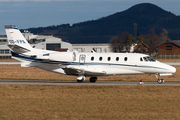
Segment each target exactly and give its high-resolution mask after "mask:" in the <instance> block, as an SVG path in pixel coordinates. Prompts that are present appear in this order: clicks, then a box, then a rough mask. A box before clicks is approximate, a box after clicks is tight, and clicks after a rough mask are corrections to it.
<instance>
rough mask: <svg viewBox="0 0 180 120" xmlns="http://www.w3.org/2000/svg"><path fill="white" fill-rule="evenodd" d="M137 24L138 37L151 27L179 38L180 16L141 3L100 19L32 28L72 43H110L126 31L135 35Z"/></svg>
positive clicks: (37, 31)
mask: <svg viewBox="0 0 180 120" xmlns="http://www.w3.org/2000/svg"><path fill="white" fill-rule="evenodd" d="M134 23H137V24H138V34H139V35H141V34H148V31H149V30H150V29H151V28H154V29H155V31H156V33H157V34H159V33H161V32H162V29H163V28H165V29H166V30H168V32H169V37H170V38H171V39H180V16H176V15H174V14H173V13H171V12H168V11H165V10H163V9H162V8H160V7H158V6H156V5H154V4H151V3H142V4H137V5H134V6H132V7H131V8H129V9H127V10H125V11H122V12H117V13H115V14H112V15H109V16H107V17H103V18H100V19H97V20H90V21H85V22H80V23H76V24H73V25H72V26H70V25H69V24H63V25H56V26H55V25H54V26H48V27H40V28H29V29H28V30H29V31H31V32H32V33H34V34H53V35H54V36H57V37H60V38H62V39H63V40H64V41H66V40H68V41H69V42H70V43H109V41H110V39H111V38H112V37H113V36H115V35H117V34H120V35H121V33H122V32H124V31H127V32H128V33H130V34H132V35H133V36H134V33H135V32H134Z"/></svg>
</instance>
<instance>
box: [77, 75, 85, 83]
mask: <svg viewBox="0 0 180 120" xmlns="http://www.w3.org/2000/svg"><path fill="white" fill-rule="evenodd" d="M84 81H85V76H79V77H78V78H77V82H78V83H82V82H84Z"/></svg>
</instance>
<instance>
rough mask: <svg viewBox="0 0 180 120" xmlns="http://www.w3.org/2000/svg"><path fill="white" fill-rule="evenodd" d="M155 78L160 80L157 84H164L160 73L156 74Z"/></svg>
mask: <svg viewBox="0 0 180 120" xmlns="http://www.w3.org/2000/svg"><path fill="white" fill-rule="evenodd" d="M155 76H156V77H157V78H158V81H157V82H158V83H159V84H162V83H163V82H164V80H163V79H161V76H160V74H159V73H157V74H155Z"/></svg>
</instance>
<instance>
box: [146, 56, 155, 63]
mask: <svg viewBox="0 0 180 120" xmlns="http://www.w3.org/2000/svg"><path fill="white" fill-rule="evenodd" d="M147 58H148V60H149V61H151V62H156V60H155V59H154V58H152V57H150V56H148V57H147Z"/></svg>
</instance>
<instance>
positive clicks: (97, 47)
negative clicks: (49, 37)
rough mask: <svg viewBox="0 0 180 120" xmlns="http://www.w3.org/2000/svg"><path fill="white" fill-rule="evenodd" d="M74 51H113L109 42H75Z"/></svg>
mask: <svg viewBox="0 0 180 120" xmlns="http://www.w3.org/2000/svg"><path fill="white" fill-rule="evenodd" d="M72 47H73V51H78V52H92V50H93V51H94V52H97V53H107V52H111V48H110V46H109V44H73V46H72Z"/></svg>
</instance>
